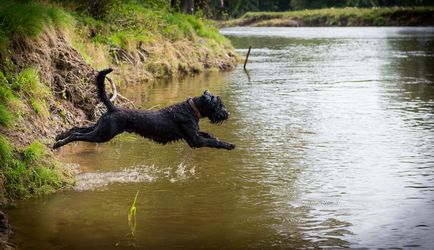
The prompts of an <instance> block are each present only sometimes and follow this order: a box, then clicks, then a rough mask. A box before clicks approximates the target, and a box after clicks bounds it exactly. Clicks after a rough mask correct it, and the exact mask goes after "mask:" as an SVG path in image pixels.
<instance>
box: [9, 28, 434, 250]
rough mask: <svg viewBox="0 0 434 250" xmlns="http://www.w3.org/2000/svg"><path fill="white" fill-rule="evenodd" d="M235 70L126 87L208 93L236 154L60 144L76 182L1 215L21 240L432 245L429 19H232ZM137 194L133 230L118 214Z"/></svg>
mask: <svg viewBox="0 0 434 250" xmlns="http://www.w3.org/2000/svg"><path fill="white" fill-rule="evenodd" d="M222 33H223V34H225V35H227V36H228V37H229V38H230V39H231V40H232V42H233V44H234V46H235V47H236V48H237V50H238V51H239V52H240V54H244V53H245V52H246V51H247V48H248V47H249V46H252V47H253V49H252V53H251V55H250V59H249V63H248V65H247V68H248V74H246V73H245V72H244V71H243V69H242V66H240V67H238V68H237V69H236V70H235V71H234V72H227V73H209V74H203V75H199V76H197V77H194V78H187V79H183V80H172V81H160V82H155V83H153V84H151V85H145V86H135V87H129V88H127V89H123V90H121V92H122V94H124V95H125V96H128V97H130V98H131V99H133V100H135V101H136V103H137V105H138V106H140V107H142V108H145V109H146V108H159V107H163V106H166V105H170V104H173V103H176V102H180V101H184V100H186V99H187V97H188V96H194V95H200V94H201V93H202V92H203V91H204V90H205V89H209V90H210V91H211V92H213V93H214V94H218V95H220V96H221V98H222V99H223V100H224V101H225V103H226V106H227V108H228V110H229V111H230V112H231V117H230V119H229V120H228V121H227V122H225V123H223V124H222V125H220V126H216V125H212V124H210V123H209V122H208V121H202V122H201V128H202V129H203V130H205V131H210V132H211V133H213V134H214V135H216V136H217V137H219V138H220V139H222V140H227V141H230V142H233V143H235V144H237V148H236V149H235V150H233V151H224V150H215V149H196V150H193V149H190V148H189V147H188V145H187V144H186V143H185V142H178V143H173V144H170V145H167V146H161V145H158V144H155V143H152V142H150V141H148V140H146V139H143V138H140V137H138V136H135V135H132V134H123V135H121V136H118V137H116V138H115V139H114V140H112V141H110V142H109V143H106V144H99V145H97V144H91V143H73V144H71V145H68V146H66V147H64V148H62V150H61V151H60V152H59V155H60V156H61V159H62V161H63V162H65V163H70V164H72V165H73V166H75V167H77V166H78V167H77V168H78V169H79V171H80V174H79V175H78V177H77V185H76V186H75V187H74V189H73V190H69V191H63V192H59V193H56V194H54V195H49V196H44V197H41V198H36V199H30V200H26V201H23V202H19V203H18V206H17V207H16V208H11V209H9V210H7V213H8V215H9V217H10V221H11V224H12V225H13V226H14V231H15V235H14V236H13V238H12V242H13V243H14V244H15V245H17V246H18V247H19V248H21V249H133V248H137V249H241V248H242V249H246V248H251V249H294V248H340V247H354V248H358V247H366V248H392V247H396V248H412V247H415V248H418V249H433V248H434V237H433V235H434V150H433V146H434V28H374V27H364V28H252V27H248V28H244V27H243V28H231V29H225V30H222ZM137 191H139V195H138V199H137V203H136V207H137V227H136V230H135V232H134V234H132V233H131V228H130V227H129V225H128V219H127V215H128V211H129V209H130V206H131V203H132V201H133V199H134V196H135V194H136V192H137Z"/></svg>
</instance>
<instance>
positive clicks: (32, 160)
mask: <svg viewBox="0 0 434 250" xmlns="http://www.w3.org/2000/svg"><path fill="white" fill-rule="evenodd" d="M0 161H1V163H2V168H1V171H3V176H4V178H5V180H4V182H5V191H6V193H7V197H9V198H10V199H19V198H26V197H30V196H31V195H40V194H46V193H51V192H53V191H54V190H56V189H58V188H61V187H62V186H64V185H66V184H67V183H68V175H67V174H66V173H64V172H62V171H61V170H60V167H59V165H58V163H57V162H53V160H52V159H50V154H49V152H48V151H47V149H46V147H45V146H44V145H43V144H42V143H41V142H39V141H34V142H33V143H32V144H30V145H29V146H27V147H26V148H24V149H22V150H15V151H14V150H13V147H12V146H11V143H10V142H9V141H8V140H7V139H6V138H5V137H3V136H1V137H0Z"/></svg>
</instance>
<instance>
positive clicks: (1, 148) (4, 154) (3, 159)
mask: <svg viewBox="0 0 434 250" xmlns="http://www.w3.org/2000/svg"><path fill="white" fill-rule="evenodd" d="M11 158H12V145H11V143H10V142H9V141H8V139H6V137H4V136H2V135H0V165H1V166H4V165H6V164H7V163H8V162H9V161H10V160H11Z"/></svg>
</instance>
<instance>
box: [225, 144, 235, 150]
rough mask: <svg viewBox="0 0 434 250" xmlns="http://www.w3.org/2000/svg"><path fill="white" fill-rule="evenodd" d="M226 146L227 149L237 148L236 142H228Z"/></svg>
mask: <svg viewBox="0 0 434 250" xmlns="http://www.w3.org/2000/svg"><path fill="white" fill-rule="evenodd" d="M225 146H226V147H225V149H227V150H232V149H234V148H235V144H232V143H226V145H225Z"/></svg>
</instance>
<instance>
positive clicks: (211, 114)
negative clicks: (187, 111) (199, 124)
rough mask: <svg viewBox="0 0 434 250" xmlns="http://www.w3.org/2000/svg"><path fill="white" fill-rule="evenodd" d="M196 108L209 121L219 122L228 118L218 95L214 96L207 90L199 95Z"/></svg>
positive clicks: (227, 113)
mask: <svg viewBox="0 0 434 250" xmlns="http://www.w3.org/2000/svg"><path fill="white" fill-rule="evenodd" d="M198 108H199V109H200V113H201V114H202V116H203V117H208V119H209V120H210V121H211V123H221V122H223V121H224V120H227V119H228V118H229V112H228V111H227V110H226V107H225V105H224V104H223V101H222V100H221V99H220V97H218V96H214V95H213V94H211V92H209V91H208V90H205V92H203V95H201V96H200V97H199V105H198Z"/></svg>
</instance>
